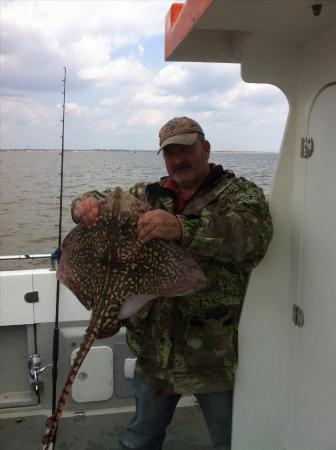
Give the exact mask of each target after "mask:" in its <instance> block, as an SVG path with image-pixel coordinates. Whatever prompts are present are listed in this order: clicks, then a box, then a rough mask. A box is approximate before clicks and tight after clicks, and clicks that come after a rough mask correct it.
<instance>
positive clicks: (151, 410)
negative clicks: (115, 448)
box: [119, 371, 233, 450]
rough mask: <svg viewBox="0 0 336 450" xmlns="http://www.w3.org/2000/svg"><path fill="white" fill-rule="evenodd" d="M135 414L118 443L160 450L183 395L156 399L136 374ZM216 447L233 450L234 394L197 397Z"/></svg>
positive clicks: (140, 448) (128, 447) (124, 449)
mask: <svg viewBox="0 0 336 450" xmlns="http://www.w3.org/2000/svg"><path fill="white" fill-rule="evenodd" d="M134 395H135V404H136V412H135V415H134V417H133V419H132V420H131V422H130V423H129V425H128V426H127V429H126V431H125V434H124V436H123V437H122V439H121V440H120V441H119V444H120V449H121V450H126V449H127V450H128V449H137V450H161V449H162V445H163V441H164V438H165V434H166V428H167V426H168V425H169V424H170V422H171V420H172V417H173V415H174V411H175V408H176V405H177V403H178V401H179V399H180V398H181V395H180V394H173V395H166V396H157V395H156V394H155V390H154V389H153V387H152V386H151V385H150V384H148V383H146V382H145V381H144V379H143V378H142V377H141V376H140V375H139V373H137V372H136V371H135V374H134ZM195 397H196V398H197V401H198V403H199V405H200V407H201V409H202V412H203V415H204V417H205V421H206V424H207V426H208V429H209V433H210V437H211V440H212V443H213V446H214V448H218V449H222V450H230V449H231V428H232V397H233V392H232V391H227V392H216V393H208V394H195Z"/></svg>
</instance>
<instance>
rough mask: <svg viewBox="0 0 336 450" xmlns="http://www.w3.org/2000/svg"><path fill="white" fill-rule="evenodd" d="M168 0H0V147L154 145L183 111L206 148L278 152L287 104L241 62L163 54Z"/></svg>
mask: <svg viewBox="0 0 336 450" xmlns="http://www.w3.org/2000/svg"><path fill="white" fill-rule="evenodd" d="M171 3H172V1H168V2H167V1H163V0H143V1H142V0H136V1H131V0H122V1H119V0H105V1H103V0H96V1H89V0H84V1H83V0H62V1H57V0H44V1H30V0H19V1H15V0H14V1H13V0H0V8H1V10H0V39H1V44H0V45H1V55H0V58H1V59H0V75H1V79H0V94H1V106H0V108H1V109H0V114H1V128H0V148H2V149H12V148H31V149H33V148H44V149H59V148H60V144H61V140H60V134H61V121H60V120H61V118H62V101H63V97H62V90H63V84H62V80H63V74H64V72H63V66H65V67H66V69H67V79H66V108H65V136H64V137H65V140H64V142H65V148H66V149H112V148H113V149H132V150H156V149H157V148H158V132H159V129H160V127H161V126H162V125H163V124H164V123H165V122H167V121H168V120H169V119H171V118H173V117H178V116H189V117H192V118H194V119H196V120H197V121H198V122H199V123H200V124H201V126H202V127H203V129H204V131H205V134H206V137H207V139H209V141H210V142H211V144H212V149H213V150H217V151H224V150H252V151H272V152H277V151H278V150H279V147H280V143H281V139H282V134H283V131H284V127H285V121H286V118H287V113H288V104H287V100H286V98H285V96H284V95H283V93H282V92H281V91H280V90H279V89H278V88H276V87H274V86H270V85H259V84H251V83H249V84H247V83H244V82H243V81H242V80H241V77H240V65H239V64H215V63H214V64H212V63H183V62H166V61H164V21H165V16H166V14H167V12H168V10H169V7H170V5H171Z"/></svg>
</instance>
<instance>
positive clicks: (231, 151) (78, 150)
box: [0, 148, 279, 154]
mask: <svg viewBox="0 0 336 450" xmlns="http://www.w3.org/2000/svg"><path fill="white" fill-rule="evenodd" d="M60 151H61V149H55V148H53V149H52V148H48V149H43V148H0V152H60ZM64 151H65V152H133V153H135V152H146V153H147V152H153V153H154V152H157V150H131V149H114V148H109V149H105V148H90V149H65V150H64ZM211 153H274V154H277V153H279V152H276V151H271V150H211Z"/></svg>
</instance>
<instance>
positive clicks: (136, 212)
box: [42, 187, 206, 450]
mask: <svg viewBox="0 0 336 450" xmlns="http://www.w3.org/2000/svg"><path fill="white" fill-rule="evenodd" d="M149 209H150V207H149V206H148V205H146V204H144V203H143V202H141V201H140V200H138V199H137V198H135V197H133V196H132V195H130V194H128V193H127V192H125V191H123V190H122V189H121V188H119V187H117V188H116V189H115V190H114V191H112V192H108V193H107V194H106V195H105V198H104V200H103V201H102V203H101V207H100V218H99V222H98V224H97V225H96V226H95V227H93V228H91V229H88V228H86V227H84V226H83V225H77V226H76V227H75V228H74V229H73V230H72V231H71V232H70V233H69V234H68V235H67V236H66V238H65V239H64V241H63V244H62V256H61V259H60V264H59V266H58V270H57V277H58V279H59V280H60V282H62V283H63V284H64V285H65V286H67V287H68V288H69V289H70V290H71V291H72V292H73V294H74V295H75V296H76V297H77V298H78V300H79V301H80V302H81V303H82V304H83V305H84V306H85V307H86V308H87V309H88V310H92V314H91V318H90V322H89V326H88V328H87V329H86V332H85V335H84V338H83V341H82V344H81V345H80V349H79V351H78V353H77V356H76V358H75V360H74V362H73V364H72V366H71V369H70V372H69V375H68V377H67V380H66V382H65V384H64V387H63V390H62V393H61V395H60V397H59V400H58V404H57V407H56V411H55V413H54V415H52V416H50V417H49V418H48V420H47V432H46V434H45V435H44V437H43V440H42V442H43V444H44V449H45V450H47V449H49V446H50V444H51V442H52V441H53V440H54V436H55V433H56V429H57V424H58V421H59V419H60V417H61V415H62V411H63V409H64V407H65V403H66V400H67V398H68V396H69V392H70V389H71V386H72V384H73V382H74V380H75V377H76V375H77V373H78V371H79V369H80V367H81V364H82V363H83V361H84V359H85V357H86V355H87V354H88V352H89V350H90V348H91V347H92V344H93V343H94V342H95V340H96V339H99V338H103V337H108V336H112V335H114V334H116V333H117V332H118V331H119V329H120V327H121V325H122V322H121V320H123V319H127V318H128V317H130V316H131V315H133V314H134V313H136V312H137V311H138V310H139V309H140V308H141V307H143V305H145V304H146V303H147V302H148V301H150V300H153V299H155V298H156V297H176V296H184V295H188V294H191V293H193V292H196V291H198V290H200V289H202V288H204V287H205V285H206V279H205V276H204V273H203V271H202V269H201V268H200V266H199V265H198V264H197V263H196V262H195V260H194V259H193V258H192V257H191V256H190V255H189V254H188V253H187V251H186V250H184V249H183V248H182V247H181V246H180V245H178V244H177V243H176V242H173V241H165V240H163V239H152V240H151V241H148V242H146V243H144V244H141V243H140V242H139V240H138V235H137V223H138V218H139V216H140V215H141V214H143V213H144V212H146V211H148V210H149Z"/></svg>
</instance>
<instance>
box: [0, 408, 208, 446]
mask: <svg viewBox="0 0 336 450" xmlns="http://www.w3.org/2000/svg"><path fill="white" fill-rule="evenodd" d="M131 417H132V413H123V414H113V415H100V416H88V417H86V418H85V420H84V421H83V422H82V423H79V424H76V423H74V420H73V419H72V418H67V419H62V420H61V423H60V426H59V431H58V436H57V443H56V449H55V450H117V449H118V439H119V438H120V436H121V435H122V433H123V431H124V429H125V427H126V425H127V423H128V422H129V420H130V419H131ZM44 423H45V416H35V417H26V418H24V419H23V420H22V422H20V423H17V419H2V420H0V448H1V449H2V450H22V449H25V450H40V449H41V448H42V446H41V444H40V442H41V437H42V434H43V433H44ZM212 448H213V447H212V446H211V444H210V440H209V437H208V431H207V428H206V425H205V422H204V419H203V416H202V413H201V412H200V410H199V408H198V407H197V406H196V407H183V408H177V410H176V412H175V415H174V419H173V422H172V423H171V425H170V427H169V428H168V430H167V437H166V441H165V445H164V450H211V449H212Z"/></svg>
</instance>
